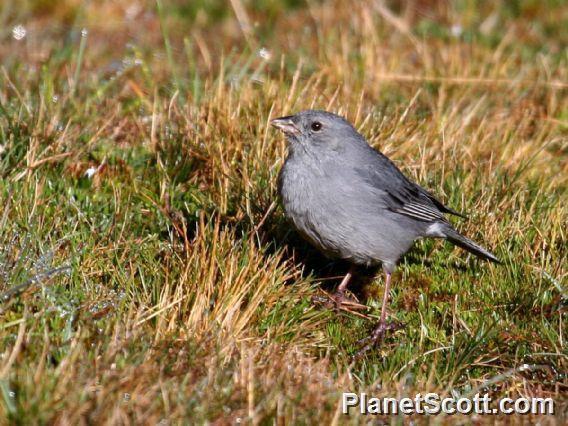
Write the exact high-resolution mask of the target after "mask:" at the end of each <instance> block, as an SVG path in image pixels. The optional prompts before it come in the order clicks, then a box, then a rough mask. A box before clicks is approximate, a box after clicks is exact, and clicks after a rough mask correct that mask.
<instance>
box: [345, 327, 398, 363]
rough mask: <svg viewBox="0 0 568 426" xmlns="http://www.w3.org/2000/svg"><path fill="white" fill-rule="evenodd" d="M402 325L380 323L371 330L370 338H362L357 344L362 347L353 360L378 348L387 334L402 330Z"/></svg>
mask: <svg viewBox="0 0 568 426" xmlns="http://www.w3.org/2000/svg"><path fill="white" fill-rule="evenodd" d="M403 327H404V325H403V324H402V323H400V322H390V323H387V322H381V323H379V325H378V326H377V327H376V328H375V329H374V330H373V332H372V333H371V335H370V336H367V337H364V338H362V339H361V340H359V341H358V342H357V344H358V345H362V347H361V349H359V351H358V352H357V353H356V354H355V356H354V358H355V359H359V358H361V357H362V356H363V355H364V354H365V353H366V352H368V351H369V350H371V349H373V348H374V347H376V346H378V345H379V344H380V343H381V342H382V341H383V339H384V337H385V335H386V333H387V332H395V331H397V330H400V329H401V328H403Z"/></svg>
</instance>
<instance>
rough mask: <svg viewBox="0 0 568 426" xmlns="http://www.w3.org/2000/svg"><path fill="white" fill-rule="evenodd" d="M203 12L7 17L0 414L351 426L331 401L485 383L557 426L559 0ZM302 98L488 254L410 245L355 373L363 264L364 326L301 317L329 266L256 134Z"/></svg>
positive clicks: (567, 133) (561, 238) (68, 9)
mask: <svg viewBox="0 0 568 426" xmlns="http://www.w3.org/2000/svg"><path fill="white" fill-rule="evenodd" d="M202 3H203V5H201V3H200V2H195V4H194V3H191V5H189V6H188V5H187V4H186V3H184V2H177V1H166V0H163V1H161V2H159V4H160V6H161V7H160V11H158V8H157V5H156V3H154V2H138V3H135V2H130V1H127V0H120V1H118V2H101V3H100V4H97V5H96V6H95V5H94V4H90V3H89V4H87V3H85V4H84V3H81V2H75V1H71V0H68V1H62V2H58V3H57V5H51V4H50V3H49V2H44V1H37V0H34V1H32V0H29V1H27V2H22V3H21V5H20V6H18V7H15V6H11V4H12V3H10V2H8V3H7V4H6V5H3V6H2V7H0V22H1V23H2V24H3V25H2V28H4V30H2V31H3V32H1V33H0V41H1V43H0V57H2V66H1V67H0V204H1V205H2V208H1V209H0V295H1V297H2V299H3V300H1V301H0V424H4V423H6V424H78V423H82V422H83V423H97V424H98V423H108V424H129V423H130V424H139V423H143V424H157V423H159V422H167V423H172V424H182V423H184V422H185V423H187V422H188V421H189V420H191V421H193V423H197V424H202V423H206V422H210V423H213V422H216V423H217V424H230V423H231V424H233V423H235V422H242V423H247V424H248V423H252V424H259V423H260V424H272V423H273V422H277V423H278V424H288V423H299V424H307V423H314V422H318V423H324V424H325V423H336V424H337V423H338V422H341V423H345V422H348V423H349V422H350V423H353V424H360V423H366V422H370V421H372V420H373V419H372V418H365V417H361V416H359V415H353V416H350V417H346V416H343V415H341V414H340V413H339V411H338V404H339V402H340V396H341V392H343V391H351V392H358V391H366V392H367V393H370V394H373V395H375V396H391V397H392V396H411V397H413V396H414V395H415V394H416V393H418V392H421V393H425V392H439V393H440V394H443V395H449V394H459V395H469V394H473V393H475V391H476V390H478V389H483V390H486V391H488V392H490V393H491V395H492V396H493V397H494V398H499V397H504V396H509V397H513V398H514V397H519V396H539V397H548V396H550V397H553V398H554V399H555V400H556V404H557V405H556V408H557V413H558V414H557V416H556V417H555V418H547V419H531V420H535V421H536V420H540V421H547V420H548V421H550V422H554V421H557V422H558V423H562V422H563V421H565V418H566V417H565V414H562V413H563V412H564V413H565V410H566V409H567V402H566V401H567V398H566V395H567V391H568V377H567V376H566V371H568V352H567V350H566V343H565V341H566V330H567V329H568V323H567V321H566V306H567V300H568V287H567V277H568V270H567V265H568V250H567V249H568V244H567V238H566V224H567V223H568V214H567V213H568V208H567V207H566V206H567V205H568V196H567V195H568V193H567V190H566V188H567V185H568V162H567V158H568V143H567V141H568V121H567V117H568V98H567V91H568V85H567V83H566V82H567V81H568V67H567V65H568V57H567V51H566V41H567V40H568V34H567V30H566V28H565V25H563V24H564V22H565V18H566V8H565V7H563V5H562V2H557V1H556V2H555V1H549V2H533V1H527V2H514V3H510V2H496V3H486V2H454V3H445V2H440V3H438V2H434V3H432V4H431V5H430V6H420V7H417V8H409V7H406V6H404V4H399V3H394V2H392V3H390V2H389V4H388V7H389V10H390V12H391V13H392V14H395V15H396V16H398V17H399V18H400V21H396V20H395V21H393V20H392V18H391V17H390V15H389V13H388V12H387V13H385V10H384V9H380V8H374V7H372V5H371V4H372V2H368V3H367V2H361V3H360V4H357V5H355V6H353V5H349V4H347V3H345V2H339V1H337V2H334V1H331V2H307V3H306V4H304V3H302V2H295V1H287V2H277V1H263V2H260V3H255V4H254V5H253V4H252V3H253V2H241V1H235V2H227V3H224V2H213V3H208V2H202ZM206 3H207V6H206V5H205V4H206ZM135 4H137V5H138V6H135ZM133 5H134V6H133ZM239 6H242V8H243V10H244V13H245V16H244V18H243V15H242V14H241V15H240V16H239V13H235V9H234V8H238V7H239ZM243 19H246V20H248V21H250V22H251V23H252V27H250V28H245V29H242V28H241V26H240V25H239V23H240V24H242V20H243ZM19 24H22V25H24V26H25V27H26V29H27V34H26V36H25V38H24V39H22V40H15V39H14V38H13V34H12V28H13V27H14V26H16V25H19ZM458 24H459V25H460V26H461V27H462V32H461V33H460V34H457V33H456V31H457V30H456V29H454V33H452V25H458ZM83 28H86V29H87V30H88V35H87V36H86V37H81V30H82V29H83ZM456 34H457V35H456ZM263 47H265V48H266V49H267V50H268V52H269V55H264V57H263V56H261V55H260V54H259V49H261V48H263ZM310 107H318V108H325V109H330V110H333V111H337V112H340V113H342V114H344V115H346V116H347V117H348V118H349V119H350V120H351V121H353V122H354V123H355V124H356V126H357V127H358V128H359V129H360V131H361V132H362V133H363V134H364V135H365V136H366V137H367V138H368V139H369V141H370V142H371V143H372V144H373V145H374V146H376V147H378V148H380V149H381V150H382V151H383V152H384V153H386V154H387V155H389V156H390V157H391V158H392V159H393V160H394V161H395V162H396V163H397V164H398V165H400V166H401V168H403V170H404V171H405V172H406V173H407V175H409V176H411V177H412V178H413V179H415V180H417V181H418V182H420V183H421V184H423V185H424V186H425V187H427V188H429V189H431V190H432V191H433V192H435V193H436V194H438V195H439V196H440V198H442V199H443V200H444V201H446V202H447V204H449V205H450V206H452V207H453V208H455V209H457V210H459V211H464V212H466V213H467V214H468V216H469V219H468V220H462V221H459V222H456V224H457V226H458V228H459V229H460V230H462V231H463V232H464V233H465V234H467V235H468V236H470V237H472V238H474V239H475V240H477V241H479V242H482V243H483V245H485V246H487V247H489V248H491V249H493V250H494V251H495V253H496V254H497V255H498V256H499V257H500V258H501V259H503V261H504V264H503V265H502V266H498V265H492V264H488V263H484V262H481V261H478V260H476V259H475V258H473V257H472V256H471V255H469V254H467V253H465V252H463V251H461V250H459V249H456V248H453V247H451V246H450V245H449V244H443V243H442V242H439V241H432V240H428V241H421V242H419V243H417V244H416V246H415V248H414V249H413V250H412V251H411V252H410V253H409V254H408V255H407V256H405V257H404V259H403V260H402V261H401V264H400V266H399V268H398V271H397V273H396V274H395V276H394V281H393V288H392V293H391V299H392V304H391V305H390V309H389V314H390V315H391V317H392V318H393V319H396V320H398V321H400V322H402V323H404V324H405V327H404V328H403V329H402V330H399V331H397V332H396V333H394V334H393V335H391V336H389V337H388V339H387V340H386V341H385V342H384V343H383V345H382V346H381V347H380V348H378V349H377V350H375V351H371V352H369V353H367V354H366V355H365V356H364V357H363V358H362V359H359V360H357V361H353V360H352V358H351V357H352V355H353V354H354V353H355V352H356V351H357V349H358V347H359V345H358V343H357V342H358V340H359V339H361V338H363V337H365V336H366V335H368V333H369V332H370V331H371V330H372V328H373V325H374V322H375V321H376V319H377V317H378V313H379V312H380V307H381V305H380V304H381V298H382V289H383V287H382V277H381V275H380V274H376V275H375V272H376V271H365V270H361V271H360V275H359V277H358V283H356V285H355V286H354V293H355V295H356V296H357V297H359V299H360V300H361V301H362V302H363V303H365V304H367V305H368V306H369V308H370V309H369V312H368V313H367V314H366V315H365V316H363V317H362V316H357V315H355V314H353V313H349V312H339V313H338V312H333V311H330V310H327V309H325V308H324V307H322V306H320V305H318V304H317V303H314V301H313V297H314V296H317V295H321V294H322V290H326V291H330V290H332V289H333V288H334V286H335V285H337V283H338V282H339V279H340V276H341V275H342V274H344V273H345V271H346V270H347V265H345V264H343V263H341V262H330V261H329V260H326V259H324V258H323V257H322V256H321V255H320V254H318V253H317V252H316V251H315V250H313V249H312V248H310V247H309V246H308V245H307V244H306V243H305V242H303V241H302V240H301V238H300V237H299V236H298V235H297V234H296V233H295V232H294V231H293V230H292V229H291V226H290V224H289V223H288V222H287V221H286V219H285V218H284V216H283V212H282V209H281V208H280V206H279V205H278V202H277V195H276V187H275V185H276V177H277V174H278V171H279V168H280V166H281V164H282V161H283V158H284V154H285V144H284V141H283V140H282V138H281V136H280V135H278V134H277V133H276V132H274V131H273V130H272V129H270V128H269V126H268V121H269V119H270V118H273V117H276V116H279V115H285V114H289V113H293V112H294V111H299V110H301V109H306V108H310ZM525 364H526V365H528V368H523V366H524V365H525ZM383 420H385V421H389V422H393V423H394V422H398V421H403V419H396V418H393V419H389V418H385V419H383ZM412 420H414V421H417V422H426V421H427V420H425V419H423V418H420V417H413V418H412ZM456 420H457V421H460V422H468V421H476V422H487V423H490V422H493V421H494V420H495V419H494V418H493V417H484V418H477V419H475V420H473V419H471V418H469V419H468V418H456V417H451V418H442V419H440V421H442V422H450V421H456ZM505 420H506V419H505Z"/></svg>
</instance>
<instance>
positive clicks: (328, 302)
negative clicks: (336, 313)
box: [312, 291, 369, 311]
mask: <svg viewBox="0 0 568 426" xmlns="http://www.w3.org/2000/svg"><path fill="white" fill-rule="evenodd" d="M312 301H313V302H315V303H318V304H321V305H323V306H325V307H326V308H328V309H335V310H345V311H353V310H356V311H366V310H367V309H369V307H368V306H365V305H362V304H361V303H359V302H357V301H356V300H355V299H351V298H350V297H348V296H346V295H345V292H343V291H337V292H336V293H335V294H332V295H329V294H326V295H325V296H313V297H312Z"/></svg>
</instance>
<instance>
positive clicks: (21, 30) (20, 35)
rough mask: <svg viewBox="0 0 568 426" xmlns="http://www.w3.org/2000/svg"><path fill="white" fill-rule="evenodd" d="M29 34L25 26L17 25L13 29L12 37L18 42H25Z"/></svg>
mask: <svg viewBox="0 0 568 426" xmlns="http://www.w3.org/2000/svg"><path fill="white" fill-rule="evenodd" d="M27 33H28V30H26V27H24V26H23V25H16V26H15V27H14V28H12V37H14V39H16V40H18V41H19V40H23V39H24V38H25V37H26V34H27Z"/></svg>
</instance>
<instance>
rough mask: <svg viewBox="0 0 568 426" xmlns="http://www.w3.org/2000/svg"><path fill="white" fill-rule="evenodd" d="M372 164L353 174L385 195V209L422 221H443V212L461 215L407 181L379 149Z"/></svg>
mask: <svg viewBox="0 0 568 426" xmlns="http://www.w3.org/2000/svg"><path fill="white" fill-rule="evenodd" d="M375 152H376V153H377V154H378V155H377V156H374V160H375V161H373V163H374V164H367V165H366V167H360V168H358V169H357V173H358V174H359V175H360V177H362V178H363V179H364V180H365V181H366V182H367V183H368V184H369V185H371V186H372V187H374V188H376V189H378V190H380V191H381V192H382V193H384V194H386V200H385V201H386V204H387V208H388V209H389V210H391V211H393V212H396V213H400V214H403V215H405V216H409V217H412V218H414V219H418V220H423V221H426V222H432V221H444V222H446V221H447V219H446V218H445V216H444V214H445V213H450V214H453V215H457V216H461V217H465V216H463V215H462V214H460V213H458V212H456V211H454V210H452V209H450V208H449V207H446V206H445V205H444V204H443V203H442V202H440V201H439V200H437V199H436V198H435V197H434V196H433V195H432V194H430V193H429V192H428V191H426V190H425V189H424V188H422V187H421V186H419V185H417V184H415V183H414V182H412V181H411V180H409V179H408V178H407V177H406V176H404V175H403V174H402V172H401V171H400V170H399V169H398V168H397V167H396V166H395V165H394V163H393V162H392V161H391V160H389V159H388V158H387V157H385V156H384V155H383V154H381V153H380V152H377V151H375Z"/></svg>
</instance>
